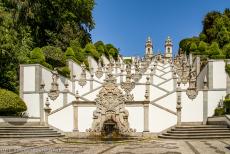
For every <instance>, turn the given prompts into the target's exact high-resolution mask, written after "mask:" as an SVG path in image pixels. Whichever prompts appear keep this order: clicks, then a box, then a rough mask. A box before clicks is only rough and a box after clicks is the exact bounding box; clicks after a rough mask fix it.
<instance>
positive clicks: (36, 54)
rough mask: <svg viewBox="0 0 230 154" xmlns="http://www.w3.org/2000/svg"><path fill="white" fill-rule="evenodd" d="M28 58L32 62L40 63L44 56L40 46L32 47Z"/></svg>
mask: <svg viewBox="0 0 230 154" xmlns="http://www.w3.org/2000/svg"><path fill="white" fill-rule="evenodd" d="M30 59H31V62H32V63H39V64H40V63H42V62H44V61H45V56H44V54H43V53H42V51H41V49H40V48H34V49H33V50H32V51H31V53H30Z"/></svg>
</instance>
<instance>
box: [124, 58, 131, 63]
mask: <svg viewBox="0 0 230 154" xmlns="http://www.w3.org/2000/svg"><path fill="white" fill-rule="evenodd" d="M124 63H125V64H131V63H132V59H124Z"/></svg>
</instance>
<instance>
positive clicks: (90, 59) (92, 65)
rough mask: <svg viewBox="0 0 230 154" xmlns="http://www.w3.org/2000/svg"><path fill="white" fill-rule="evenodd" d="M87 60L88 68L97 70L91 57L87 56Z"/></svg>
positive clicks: (96, 65)
mask: <svg viewBox="0 0 230 154" xmlns="http://www.w3.org/2000/svg"><path fill="white" fill-rule="evenodd" d="M88 62H89V68H93V69H94V70H97V68H98V64H97V62H96V60H95V59H94V58H93V57H91V56H88Z"/></svg>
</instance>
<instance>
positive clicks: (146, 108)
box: [143, 101, 149, 132]
mask: <svg viewBox="0 0 230 154" xmlns="http://www.w3.org/2000/svg"><path fill="white" fill-rule="evenodd" d="M143 107H144V131H143V132H149V101H145V102H144V104H143Z"/></svg>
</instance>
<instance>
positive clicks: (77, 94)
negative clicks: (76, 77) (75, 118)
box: [75, 91, 80, 101]
mask: <svg viewBox="0 0 230 154" xmlns="http://www.w3.org/2000/svg"><path fill="white" fill-rule="evenodd" d="M75 98H76V100H77V101H79V99H80V95H79V93H78V91H76V94H75Z"/></svg>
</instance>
